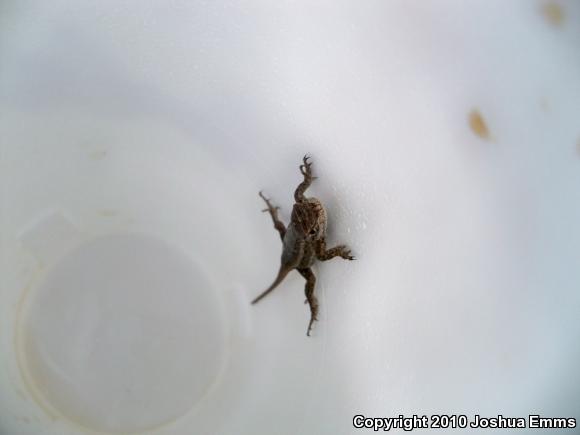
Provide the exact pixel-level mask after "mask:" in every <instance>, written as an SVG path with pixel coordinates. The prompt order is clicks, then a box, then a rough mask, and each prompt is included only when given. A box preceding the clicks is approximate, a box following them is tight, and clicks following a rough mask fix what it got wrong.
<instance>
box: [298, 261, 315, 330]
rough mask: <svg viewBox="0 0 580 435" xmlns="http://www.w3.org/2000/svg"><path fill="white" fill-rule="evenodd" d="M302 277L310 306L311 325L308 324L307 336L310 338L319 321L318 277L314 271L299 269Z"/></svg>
mask: <svg viewBox="0 0 580 435" xmlns="http://www.w3.org/2000/svg"><path fill="white" fill-rule="evenodd" d="M298 272H300V275H302V276H303V277H304V279H305V280H306V285H305V287H304V293H305V294H306V302H308V305H309V306H310V323H308V329H307V330H306V335H307V336H309V337H310V331H311V330H312V325H313V324H314V322H315V321H317V320H318V299H316V296H314V286H315V285H316V276H315V275H314V272H312V269H310V268H306V269H298Z"/></svg>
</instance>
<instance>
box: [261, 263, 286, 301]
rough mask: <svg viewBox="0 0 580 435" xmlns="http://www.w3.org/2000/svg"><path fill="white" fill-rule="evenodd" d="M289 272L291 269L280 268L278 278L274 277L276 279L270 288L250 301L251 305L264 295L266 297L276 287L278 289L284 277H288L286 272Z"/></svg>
mask: <svg viewBox="0 0 580 435" xmlns="http://www.w3.org/2000/svg"><path fill="white" fill-rule="evenodd" d="M291 270H292V269H289V268H285V267H281V268H280V271H279V272H278V276H277V277H276V279H275V280H274V282H273V283H272V285H271V286H270V287H268V288H267V289H266V290H264V291H263V292H262V294H261V295H260V296H258V297H257V298H256V299H254V300H253V301H252V305H254V304H257V303H258V302H260V301H261V300H262V299H263V298H264V297H265V296H266V295H268V293H270V292H271V291H272V290H274V289H275V288H276V287H278V284H280V283H281V282H282V280H283V279H284V278H286V275H288V272H290V271H291Z"/></svg>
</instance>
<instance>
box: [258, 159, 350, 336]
mask: <svg viewBox="0 0 580 435" xmlns="http://www.w3.org/2000/svg"><path fill="white" fill-rule="evenodd" d="M309 158H310V157H308V156H304V158H303V159H302V164H301V165H300V172H301V173H302V175H303V176H304V180H303V181H302V183H300V184H299V185H298V187H297V188H296V191H295V192H294V201H295V204H294V207H293V208H292V215H291V218H290V224H289V225H288V228H286V227H285V226H284V223H283V222H282V221H281V220H280V219H279V218H278V210H279V209H280V207H274V206H272V204H271V203H270V200H269V199H268V198H266V197H265V196H264V195H263V194H262V192H260V193H259V195H260V197H261V198H262V199H263V200H264V201H265V202H266V205H267V206H268V208H267V209H265V210H263V211H264V212H269V213H270V216H271V217H272V221H273V222H274V228H276V230H278V232H279V233H280V238H281V239H282V259H281V265H280V270H279V271H278V276H277V277H276V279H275V280H274V282H273V283H272V285H271V286H270V287H268V288H267V289H266V290H265V291H264V292H263V293H262V294H260V295H259V296H258V297H257V298H256V299H254V300H253V301H252V304H255V303H257V302H259V301H260V300H262V298H263V297H265V296H266V295H267V294H268V293H270V292H271V291H272V290H274V289H275V288H276V287H277V286H278V285H279V284H280V283H281V282H282V280H283V279H284V278H285V277H286V275H288V273H289V272H290V271H292V270H293V269H296V270H297V271H298V272H299V273H300V275H302V276H303V277H304V279H305V280H306V286H305V289H304V291H305V293H306V301H304V303H308V304H309V305H310V323H309V324H308V330H307V331H306V335H308V336H310V330H311V329H312V324H313V323H314V321H315V320H318V319H317V316H318V300H317V299H316V296H314V286H315V284H316V277H315V276H314V273H313V272H312V269H311V268H310V266H312V265H313V264H314V261H315V260H320V261H326V260H330V259H331V258H334V257H342V258H344V259H345V260H354V259H355V258H354V257H353V256H352V255H350V250H349V249H348V248H347V247H346V246H344V245H340V246H336V247H334V248H330V249H326V210H325V209H324V207H323V206H322V203H321V202H320V201H319V200H318V199H317V198H307V197H305V196H304V192H305V191H306V189H308V187H310V184H312V181H313V180H315V179H316V178H317V177H313V176H312V163H311V162H309V161H308V159H309Z"/></svg>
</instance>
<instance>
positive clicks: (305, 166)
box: [294, 156, 316, 202]
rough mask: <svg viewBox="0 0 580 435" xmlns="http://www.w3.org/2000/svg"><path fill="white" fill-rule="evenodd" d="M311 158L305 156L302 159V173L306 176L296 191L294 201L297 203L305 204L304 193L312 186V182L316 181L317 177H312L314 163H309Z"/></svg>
mask: <svg viewBox="0 0 580 435" xmlns="http://www.w3.org/2000/svg"><path fill="white" fill-rule="evenodd" d="M309 158H310V157H308V156H304V157H303V158H302V164H301V165H300V172H301V173H302V175H304V181H302V183H300V184H299V185H298V187H297V188H296V190H295V191H294V200H295V201H296V202H304V201H305V198H304V192H306V189H308V188H309V187H310V185H311V184H312V180H316V177H313V176H312V163H310V162H309V161H308V159H309Z"/></svg>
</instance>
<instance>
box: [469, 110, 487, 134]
mask: <svg viewBox="0 0 580 435" xmlns="http://www.w3.org/2000/svg"><path fill="white" fill-rule="evenodd" d="M469 127H470V128H471V131H473V132H474V133H475V134H476V135H477V136H479V137H480V138H481V139H485V140H490V134H489V128H488V127H487V123H486V122H485V119H484V118H483V116H482V115H481V112H480V111H479V110H478V109H473V110H472V111H471V112H469Z"/></svg>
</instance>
